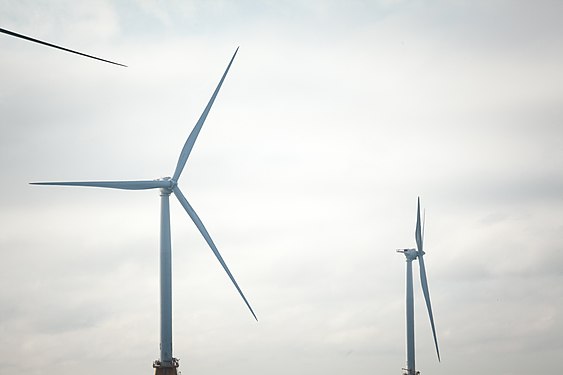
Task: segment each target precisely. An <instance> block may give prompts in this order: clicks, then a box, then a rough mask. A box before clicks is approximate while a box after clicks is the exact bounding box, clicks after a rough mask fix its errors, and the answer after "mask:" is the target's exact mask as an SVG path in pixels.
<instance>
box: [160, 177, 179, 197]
mask: <svg viewBox="0 0 563 375" xmlns="http://www.w3.org/2000/svg"><path fill="white" fill-rule="evenodd" d="M157 181H167V182H168V183H169V186H167V187H163V188H160V192H161V193H162V194H166V195H170V194H172V189H174V188H175V187H176V185H178V183H177V182H176V181H174V180H173V179H172V178H171V177H162V178H159V179H157Z"/></svg>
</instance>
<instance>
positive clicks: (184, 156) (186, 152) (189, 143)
mask: <svg viewBox="0 0 563 375" xmlns="http://www.w3.org/2000/svg"><path fill="white" fill-rule="evenodd" d="M237 52H238V47H237V49H236V51H235V53H234V55H233V57H232V58H231V61H230V62H229V65H228V66H227V69H226V70H225V73H223V77H221V80H220V81H219V84H218V85H217V88H216V89H215V92H213V95H212V96H211V99H209V103H207V107H205V109H204V110H203V113H202V114H201V116H200V118H199V120H198V121H197V123H196V124H195V126H194V128H193V130H192V132H191V133H190V136H189V137H188V139H187V140H186V143H185V144H184V148H182V152H181V153H180V157H179V159H178V164H177V165H176V170H175V171H174V177H172V179H173V180H174V181H178V178H180V174H182V170H183V169H184V166H185V165H186V161H187V160H188V157H189V156H190V152H191V151H192V148H193V147H194V144H195V141H196V139H197V136H198V135H199V131H200V130H201V127H202V126H203V123H204V122H205V119H206V118H207V114H208V113H209V110H211V106H212V105H213V102H214V101H215V98H216V97H217V94H218V93H219V90H220V89H221V85H222V84H223V81H224V80H225V77H226V76H227V73H228V72H229V69H230V68H231V64H232V63H233V60H234V59H235V56H236V55H237Z"/></svg>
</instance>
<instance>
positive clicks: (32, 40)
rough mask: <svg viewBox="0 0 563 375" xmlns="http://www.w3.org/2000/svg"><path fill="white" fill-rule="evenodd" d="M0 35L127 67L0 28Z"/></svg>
mask: <svg viewBox="0 0 563 375" xmlns="http://www.w3.org/2000/svg"><path fill="white" fill-rule="evenodd" d="M0 33H4V34H8V35H11V36H15V37H16V38H21V39H25V40H29V41H30V42H34V43H39V44H43V45H44V46H48V47H53V48H56V49H60V50H63V51H67V52H70V53H75V54H77V55H80V56H85V57H89V58H91V59H94V60H99V61H103V62H107V63H110V64H114V65H119V66H124V67H127V65H123V64H120V63H116V62H113V61H109V60H105V59H102V58H100V57H96V56H92V55H87V54H85V53H82V52H78V51H75V50H72V49H68V48H65V47H61V46H57V45H56V44H51V43H48V42H44V41H42V40H39V39H35V38H32V37H30V36H25V35H22V34H18V33H16V32H13V31H10V30H6V29H2V28H0Z"/></svg>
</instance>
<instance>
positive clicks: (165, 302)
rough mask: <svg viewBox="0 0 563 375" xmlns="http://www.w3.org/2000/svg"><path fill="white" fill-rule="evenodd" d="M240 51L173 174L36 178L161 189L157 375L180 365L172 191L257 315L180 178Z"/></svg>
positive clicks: (166, 374)
mask: <svg viewBox="0 0 563 375" xmlns="http://www.w3.org/2000/svg"><path fill="white" fill-rule="evenodd" d="M237 52H238V48H237V50H236V51H235V53H234V55H233V57H232V58H231V61H230V62H229V65H228V66H227V69H226V70H225V73H223V76H222V77H221V80H220V81H219V84H218V85H217V88H216V89H215V92H214V93H213V95H212V96H211V99H210V100H209V103H207V106H206V107H205V110H204V111H203V113H202V114H201V117H200V118H199V120H198V121H197V123H196V125H195V127H194V128H193V130H192V132H191V133H190V136H189V137H188V139H187V141H186V143H185V144H184V147H183V149H182V152H181V153H180V157H179V159H178V164H177V165H176V170H175V171H174V174H173V176H172V177H164V178H159V179H157V180H137V181H72V182H32V184H33V185H62V186H90V187H100V188H110V189H125V190H145V189H159V190H160V358H159V359H158V360H156V361H155V362H154V365H153V366H154V367H155V369H156V370H155V375H175V374H176V369H177V367H178V359H177V358H174V357H173V356H172V261H171V243H170V207H169V199H168V198H169V197H170V194H172V193H173V194H174V195H175V196H176V198H177V199H178V201H179V202H180V204H181V205H182V207H184V209H185V210H186V212H187V213H188V215H189V216H190V217H191V219H192V220H193V222H194V223H195V225H196V227H197V229H199V231H200V232H201V234H202V235H203V237H204V238H205V241H207V244H208V245H209V247H211V250H212V251H213V253H214V254H215V256H216V257H217V260H219V263H221V266H223V269H224V270H225V272H227V275H228V276H229V278H230V279H231V281H232V282H233V284H234V286H235V288H236V289H237V290H238V292H239V294H240V296H241V297H242V299H243V300H244V303H245V304H246V306H247V307H248V309H249V310H250V312H251V313H252V315H253V316H254V319H256V320H258V319H257V318H256V314H254V311H253V310H252V307H250V304H249V303H248V301H247V299H246V297H245V296H244V294H243V293H242V290H241V289H240V287H239V286H238V284H237V282H236V281H235V278H234V277H233V275H232V273H231V271H230V270H229V268H228V267H227V264H226V263H225V261H224V260H223V257H222V256H221V254H220V253H219V251H218V250H217V247H216V246H215V244H214V243H213V240H212V239H211V236H210V235H209V233H208V232H207V229H205V227H204V226H203V223H202V222H201V220H200V218H199V216H198V215H197V214H196V212H195V211H194V209H193V208H192V206H191V205H190V204H189V203H188V201H187V199H186V198H185V197H184V194H182V192H181V191H180V188H179V187H178V179H179V178H180V175H181V174H182V170H183V169H184V166H185V165H186V161H187V160H188V157H189V156H190V152H191V151H192V148H193V146H194V143H195V141H196V138H197V136H198V134H199V131H200V130H201V127H202V126H203V123H204V122H205V119H206V117H207V114H208V113H209V110H210V109H211V106H212V105H213V102H214V101H215V98H216V97H217V94H218V93H219V89H220V88H221V85H222V84H223V81H224V80H225V77H226V76H227V73H228V72H229V68H230V67H231V64H232V63H233V60H234V59H235V56H236V54H237Z"/></svg>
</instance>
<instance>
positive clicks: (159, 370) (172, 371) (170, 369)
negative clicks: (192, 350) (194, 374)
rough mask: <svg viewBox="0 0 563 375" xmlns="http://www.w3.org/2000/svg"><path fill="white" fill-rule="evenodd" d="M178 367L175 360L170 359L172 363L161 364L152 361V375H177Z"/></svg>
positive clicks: (157, 361) (178, 364)
mask: <svg viewBox="0 0 563 375" xmlns="http://www.w3.org/2000/svg"><path fill="white" fill-rule="evenodd" d="M178 366H180V363H179V362H178V359H177V358H172V363H162V362H160V361H159V360H156V361H154V363H153V364H152V367H154V375H178Z"/></svg>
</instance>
